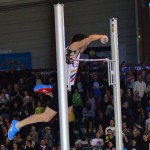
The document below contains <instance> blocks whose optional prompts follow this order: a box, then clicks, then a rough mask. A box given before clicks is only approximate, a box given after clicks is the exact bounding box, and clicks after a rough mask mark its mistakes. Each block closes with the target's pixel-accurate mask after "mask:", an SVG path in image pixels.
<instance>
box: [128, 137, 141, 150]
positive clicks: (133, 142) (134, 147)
mask: <svg viewBox="0 0 150 150" xmlns="http://www.w3.org/2000/svg"><path fill="white" fill-rule="evenodd" d="M128 150H140V149H139V148H138V146H137V141H136V140H135V139H132V140H131V145H130V146H129V148H128Z"/></svg>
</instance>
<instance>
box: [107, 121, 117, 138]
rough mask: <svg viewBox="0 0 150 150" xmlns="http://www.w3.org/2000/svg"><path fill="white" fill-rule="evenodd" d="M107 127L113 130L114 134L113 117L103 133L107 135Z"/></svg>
mask: <svg viewBox="0 0 150 150" xmlns="http://www.w3.org/2000/svg"><path fill="white" fill-rule="evenodd" d="M109 129H111V131H112V132H113V134H115V121H114V120H113V119H111V120H110V121H109V126H108V127H106V129H105V135H107V133H108V132H107V131H108V130H109Z"/></svg>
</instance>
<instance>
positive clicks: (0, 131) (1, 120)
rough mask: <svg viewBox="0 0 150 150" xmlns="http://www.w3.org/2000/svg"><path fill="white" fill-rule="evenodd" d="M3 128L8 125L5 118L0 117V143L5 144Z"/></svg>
mask: <svg viewBox="0 0 150 150" xmlns="http://www.w3.org/2000/svg"><path fill="white" fill-rule="evenodd" d="M3 127H7V124H6V123H5V122H4V118H3V116H1V115H0V143H2V142H4V141H5V139H4V138H2V135H3Z"/></svg>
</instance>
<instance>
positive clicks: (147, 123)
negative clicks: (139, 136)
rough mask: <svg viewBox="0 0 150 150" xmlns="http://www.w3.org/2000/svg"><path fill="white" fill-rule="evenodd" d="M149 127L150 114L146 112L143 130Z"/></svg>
mask: <svg viewBox="0 0 150 150" xmlns="http://www.w3.org/2000/svg"><path fill="white" fill-rule="evenodd" d="M149 125H150V112H148V118H147V119H146V120H145V129H146V130H147V129H148V126H149Z"/></svg>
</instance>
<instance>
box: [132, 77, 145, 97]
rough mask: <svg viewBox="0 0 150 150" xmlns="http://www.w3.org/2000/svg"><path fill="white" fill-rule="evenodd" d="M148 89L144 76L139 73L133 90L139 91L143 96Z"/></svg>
mask: <svg viewBox="0 0 150 150" xmlns="http://www.w3.org/2000/svg"><path fill="white" fill-rule="evenodd" d="M145 90H146V83H145V82H144V81H143V79H142V76H141V75H138V80H137V81H135V83H134V88H133V91H134V92H135V91H139V96H140V97H141V98H143V96H144V93H145Z"/></svg>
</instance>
